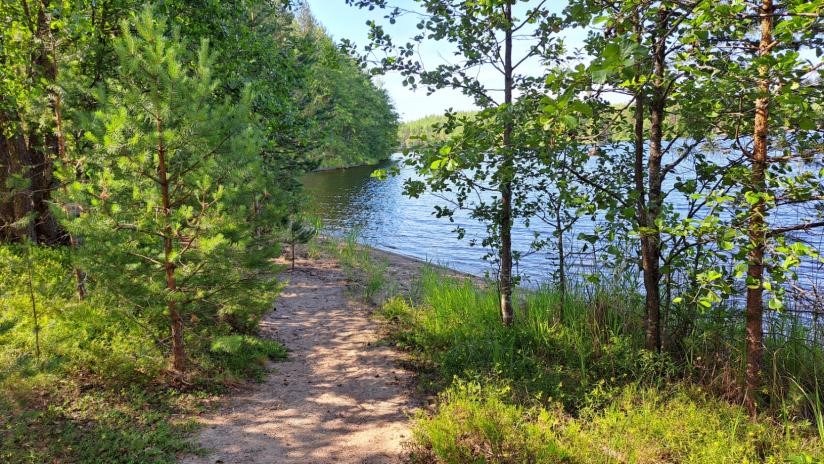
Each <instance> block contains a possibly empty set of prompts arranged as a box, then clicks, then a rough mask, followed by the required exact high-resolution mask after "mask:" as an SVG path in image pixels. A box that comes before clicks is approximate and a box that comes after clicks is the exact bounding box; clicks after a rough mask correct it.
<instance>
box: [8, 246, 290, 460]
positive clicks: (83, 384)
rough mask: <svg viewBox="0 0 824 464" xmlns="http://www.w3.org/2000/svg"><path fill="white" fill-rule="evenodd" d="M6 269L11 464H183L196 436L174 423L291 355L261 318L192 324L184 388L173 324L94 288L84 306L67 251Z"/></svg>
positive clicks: (29, 254) (248, 311)
mask: <svg viewBox="0 0 824 464" xmlns="http://www.w3.org/2000/svg"><path fill="white" fill-rule="evenodd" d="M0 266H2V271H3V273H2V277H0V411H2V412H3V413H2V414H0V439H1V440H0V462H3V463H31V464H41V463H46V462H71V463H102V462H105V463H165V462H168V463H172V462H176V458H175V455H176V454H177V453H179V452H181V451H186V450H189V448H190V447H189V445H187V440H186V435H187V433H188V432H189V431H191V429H192V427H193V425H192V423H191V422H187V421H181V420H177V419H175V418H176V417H182V416H184V415H187V414H189V413H191V412H193V411H194V410H197V408H198V407H199V406H198V405H199V403H200V399H201V398H202V397H204V396H208V395H212V394H214V393H217V392H219V391H221V390H223V389H224V388H225V387H226V386H227V385H233V384H236V383H238V382H241V381H244V380H247V379H260V378H261V377H262V376H263V373H264V372H265V363H266V361H267V360H268V359H279V358H283V357H284V356H285V354H286V351H285V349H284V347H283V346H282V345H280V344H279V343H277V342H275V341H272V340H265V339H261V338H258V337H256V336H255V334H254V327H256V326H257V321H258V319H259V317H260V316H261V315H262V310H260V309H258V307H255V308H252V307H244V308H239V309H238V311H231V312H230V311H225V312H223V314H222V315H221V317H220V319H219V320H205V319H203V320H199V321H198V320H196V319H195V317H192V319H190V320H187V325H188V326H189V327H190V328H191V329H192V330H191V331H189V334H188V335H189V337H187V342H188V343H187V348H188V354H189V362H190V364H191V366H190V374H189V375H188V376H186V377H185V378H183V379H179V380H178V381H177V382H174V381H173V379H171V378H170V373H169V370H168V369H167V367H168V366H167V363H168V357H167V356H168V349H169V345H168V339H167V338H166V335H165V331H166V325H165V318H163V319H158V320H155V319H154V318H153V316H152V313H146V312H141V310H140V309H139V308H138V309H126V308H127V307H128V306H127V305H125V304H124V301H123V300H122V299H118V298H117V297H116V296H115V295H112V294H109V293H105V292H101V291H97V290H96V288H95V286H94V284H93V283H90V284H89V285H88V294H87V295H86V298H85V299H83V300H80V299H79V298H77V296H76V295H75V281H74V278H73V274H72V273H71V272H67V270H70V269H71V259H70V256H69V254H68V251H67V250H65V249H59V248H51V249H50V248H39V247H31V248H30V249H28V250H21V249H20V247H16V246H3V247H0ZM264 297H267V298H268V296H267V295H262V296H261V298H264ZM269 301H270V302H271V300H269ZM270 302H269V304H268V305H264V304H263V303H264V302H263V301H261V305H260V308H264V307H268V306H269V305H270V304H271V303H270ZM193 314H194V313H193ZM35 316H36V317H35ZM170 384H171V386H170Z"/></svg>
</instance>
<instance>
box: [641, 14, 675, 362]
mask: <svg viewBox="0 0 824 464" xmlns="http://www.w3.org/2000/svg"><path fill="white" fill-rule="evenodd" d="M668 16H669V13H668V12H667V10H666V8H663V7H661V9H660V10H659V11H658V21H657V25H656V29H657V34H656V37H655V42H654V46H653V54H652V61H653V79H652V100H651V101H650V105H649V109H650V137H649V158H648V160H647V182H648V184H647V188H648V190H647V192H648V193H647V198H646V202H644V201H643V198H642V200H640V205H639V211H638V212H639V219H640V220H639V224H638V225H639V226H640V227H639V228H640V229H641V230H640V235H641V266H642V269H643V271H644V292H645V294H646V297H645V304H644V306H645V310H646V321H645V323H646V324H645V325H646V333H645V344H646V348H647V349H648V350H651V351H659V350H660V349H661V291H660V288H659V284H660V282H661V267H660V266H661V264H660V259H661V232H660V231H659V230H658V225H657V220H658V218H659V216H660V215H661V210H662V205H663V200H664V199H663V191H662V182H663V174H662V172H661V160H662V158H663V146H662V140H663V126H662V125H663V122H664V117H665V114H664V113H665V112H664V110H665V107H666V95H665V90H664V69H665V68H664V67H665V59H666V38H665V37H664V36H663V33H664V31H666V25H667V18H668ZM639 22H640V20H639ZM638 27H639V28H640V24H639V26H638ZM642 105H643V103H637V102H636V114H635V118H636V120H635V136H636V146H635V151H636V157H635V158H636V160H635V170H636V176H635V177H636V178H635V182H636V187H637V185H638V184H639V181H640V183H643V178H642V177H641V176H642V175H643V174H641V175H640V176H639V170H642V167H641V166H640V164H642V163H643V147H640V146H639V144H640V141H641V140H643V136H642V134H643V113H642V112H643V106H642ZM639 107H640V111H639ZM639 135H640V137H639ZM639 154H640V158H641V160H640V163H639ZM639 168H641V169H639ZM644 203H645V204H644Z"/></svg>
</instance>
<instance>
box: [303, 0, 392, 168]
mask: <svg viewBox="0 0 824 464" xmlns="http://www.w3.org/2000/svg"><path fill="white" fill-rule="evenodd" d="M297 23H298V28H299V30H300V33H301V35H302V37H303V38H304V40H306V41H307V42H308V43H309V44H310V48H311V50H312V52H311V53H310V54H309V56H308V57H307V58H306V59H307V60H308V61H309V66H308V67H307V72H308V73H309V75H310V76H311V77H310V78H309V80H308V82H307V87H306V89H305V94H303V95H302V104H303V105H304V108H303V113H304V114H305V115H306V116H307V117H308V118H309V119H310V121H311V124H310V125H309V127H308V138H309V139H310V144H311V146H312V150H311V156H312V157H313V158H315V159H317V160H319V161H320V165H321V166H322V167H326V168H341V167H348V166H357V165H364V164H377V163H378V162H380V161H382V160H386V159H388V158H389V156H390V155H391V154H392V153H393V152H394V151H395V150H396V148H397V131H398V122H397V121H398V115H397V113H396V112H395V109H394V108H393V107H392V104H391V101H390V98H389V94H388V93H387V92H386V90H384V89H383V88H382V87H380V85H378V84H375V83H374V82H372V79H371V77H370V75H369V74H367V73H366V72H364V70H362V69H361V68H360V66H359V65H358V62H357V61H356V60H355V59H354V58H353V57H351V56H349V55H348V54H346V53H345V52H344V51H342V50H341V49H340V48H338V47H337V45H336V44H335V43H334V42H333V41H332V39H331V38H330V37H329V36H328V35H327V34H326V32H325V31H324V30H323V28H322V27H321V26H319V25H318V24H317V23H316V21H315V19H314V18H313V17H312V16H311V13H310V12H309V10H308V8H307V7H303V9H302V10H301V11H300V12H299V15H298V19H297Z"/></svg>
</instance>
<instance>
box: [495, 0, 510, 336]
mask: <svg viewBox="0 0 824 464" xmlns="http://www.w3.org/2000/svg"><path fill="white" fill-rule="evenodd" d="M504 14H505V16H506V21H507V25H506V28H507V29H506V37H505V39H504V105H506V110H507V112H509V111H511V108H510V105H512V72H513V71H512V4H511V3H510V2H509V1H507V2H506V4H505V5H504ZM504 118H505V119H504V134H503V151H504V160H503V163H502V166H501V170H502V171H503V172H502V174H503V175H502V176H501V185H500V189H501V217H500V224H499V226H500V228H501V255H500V257H501V272H500V274H499V276H498V277H499V285H500V292H501V319H502V320H503V323H504V325H506V326H510V325H512V321H513V319H514V313H513V310H512V176H513V172H512V171H513V164H514V163H513V160H512V130H513V124H512V119H511V118H510V116H509V114H506V115H504Z"/></svg>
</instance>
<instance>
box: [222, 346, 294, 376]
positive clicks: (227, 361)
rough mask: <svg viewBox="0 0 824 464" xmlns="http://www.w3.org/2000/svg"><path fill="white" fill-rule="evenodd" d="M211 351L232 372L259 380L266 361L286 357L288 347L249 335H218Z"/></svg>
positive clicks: (263, 371)
mask: <svg viewBox="0 0 824 464" xmlns="http://www.w3.org/2000/svg"><path fill="white" fill-rule="evenodd" d="M210 351H211V353H212V355H213V356H214V357H215V358H218V359H219V360H220V361H222V364H223V365H224V366H225V367H226V369H228V370H229V371H230V372H231V373H232V374H235V375H237V376H238V377H240V378H244V377H245V378H255V379H258V380H260V379H261V378H262V377H263V374H264V373H265V365H266V361H268V360H270V359H285V358H286V347H284V346H283V345H281V344H280V343H278V342H276V341H274V340H268V339H263V338H257V337H252V336H249V335H227V336H223V337H217V338H215V339H214V340H213V341H212V347H211V350H210Z"/></svg>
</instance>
